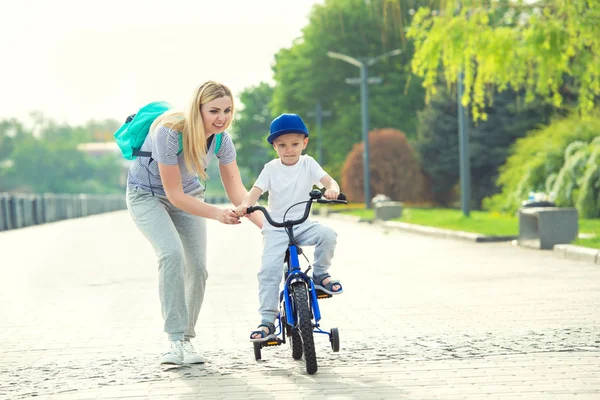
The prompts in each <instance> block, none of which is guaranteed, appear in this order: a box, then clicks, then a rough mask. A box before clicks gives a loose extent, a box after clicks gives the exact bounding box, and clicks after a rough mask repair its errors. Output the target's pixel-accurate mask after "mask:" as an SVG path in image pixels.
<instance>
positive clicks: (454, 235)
mask: <svg viewBox="0 0 600 400" xmlns="http://www.w3.org/2000/svg"><path fill="white" fill-rule="evenodd" d="M327 217H329V218H335V219H343V220H347V221H355V222H368V223H370V224H372V225H378V226H381V227H382V228H387V229H396V230H402V231H406V232H412V233H420V234H423V235H428V236H436V237H441V238H446V239H459V240H466V241H469V242H475V243H492V242H511V241H513V240H517V239H518V236H488V235H480V234H478V233H472V232H464V231H454V230H451V229H441V228H434V227H430V226H425V225H417V224H409V223H406V222H396V221H377V220H375V221H370V220H363V219H361V218H360V217H355V216H353V215H344V214H338V213H329V214H328V215H327ZM553 252H554V254H556V255H557V256H559V257H561V258H565V259H569V260H577V261H587V262H591V263H592V264H598V265H600V250H599V249H593V248H589V247H583V246H576V245H572V244H557V245H554V248H553Z"/></svg>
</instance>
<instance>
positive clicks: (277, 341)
mask: <svg viewBox="0 0 600 400" xmlns="http://www.w3.org/2000/svg"><path fill="white" fill-rule="evenodd" d="M282 343H283V340H281V339H279V338H274V339H269V340H266V341H264V342H262V346H263V347H269V346H279V345H280V344H282Z"/></svg>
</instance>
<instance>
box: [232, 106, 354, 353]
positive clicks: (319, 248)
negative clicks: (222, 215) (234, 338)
mask: <svg viewBox="0 0 600 400" xmlns="http://www.w3.org/2000/svg"><path fill="white" fill-rule="evenodd" d="M267 141H268V142H269V143H270V144H272V145H273V148H274V149H275V151H276V152H277V155H278V156H279V158H277V159H274V160H272V161H270V162H268V163H267V164H265V166H264V168H263V170H262V171H261V173H260V175H259V176H258V179H257V180H256V182H255V183H254V187H253V188H252V189H251V190H250V192H248V194H247V195H246V197H245V198H244V200H243V201H242V204H241V205H240V206H238V207H237V208H236V209H235V212H236V214H237V215H238V216H240V217H243V216H244V215H246V209H247V208H248V207H250V206H252V205H254V204H255V203H256V201H257V200H258V198H259V197H260V196H261V194H262V193H264V192H267V191H268V192H269V204H268V209H269V213H270V214H271V218H272V219H273V220H274V221H278V222H279V221H283V215H284V213H285V212H286V210H287V209H288V208H289V207H290V206H291V205H293V204H296V203H298V202H301V201H306V200H307V199H308V197H309V196H308V194H309V193H310V191H311V190H312V188H313V185H315V184H316V185H319V186H324V187H325V189H326V191H325V193H324V196H325V198H327V199H336V198H337V197H338V194H339V193H340V187H339V186H338V184H337V182H336V181H335V180H334V179H333V178H332V177H331V176H329V175H328V174H327V173H326V172H325V171H324V170H323V168H321V166H320V165H319V164H318V163H317V162H316V161H315V160H314V159H313V158H312V157H310V156H307V155H302V150H304V149H306V145H307V144H308V129H307V128H306V125H305V124H304V121H302V118H300V117H299V116H298V115H296V114H282V115H280V116H279V117H277V118H275V119H274V120H273V122H271V129H270V134H269V137H268V138H267ZM302 215H304V207H303V205H298V206H296V207H293V208H291V209H290V210H289V211H288V212H287V214H286V217H285V219H286V220H293V219H299V218H301V217H302ZM262 234H263V255H262V266H261V269H260V272H259V273H258V287H259V302H260V308H259V313H260V315H261V323H260V325H258V328H257V330H255V331H253V332H252V333H251V334H250V341H252V342H258V341H265V340H268V339H270V338H272V337H273V333H274V332H275V325H274V322H275V319H276V318H277V314H278V305H279V285H280V283H281V278H282V266H283V261H284V256H285V250H286V248H287V244H288V241H289V239H288V236H287V234H286V232H285V230H284V229H281V228H275V227H273V226H272V225H271V224H269V223H268V222H267V221H266V220H264V221H263V227H262ZM294 237H295V239H296V242H297V243H298V245H300V246H302V245H308V246H315V252H314V263H313V268H314V269H313V281H314V283H315V287H316V288H319V289H320V290H322V291H323V292H325V293H328V294H331V295H334V294H340V293H342V285H341V284H340V282H339V281H334V280H332V279H331V277H330V276H329V274H328V273H327V270H328V269H329V267H330V266H331V259H332V258H333V253H334V250H335V245H336V238H337V234H336V233H335V231H333V229H331V228H329V227H327V226H324V225H321V224H319V223H318V222H314V221H311V220H310V219H307V220H306V221H305V222H303V223H302V224H301V225H297V226H295V227H294Z"/></svg>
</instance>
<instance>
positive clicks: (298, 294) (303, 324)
mask: <svg viewBox="0 0 600 400" xmlns="http://www.w3.org/2000/svg"><path fill="white" fill-rule="evenodd" d="M292 293H293V295H294V306H295V310H296V320H297V321H298V328H299V329H300V337H301V338H302V344H303V347H304V361H305V362H306V372H308V373H309V374H311V375H312V374H314V373H315V372H317V369H318V366H317V354H316V352H315V341H314V338H313V324H312V314H311V311H310V305H309V304H310V303H309V300H308V289H307V288H306V285H305V284H303V283H300V284H295V285H294V286H293V288H292Z"/></svg>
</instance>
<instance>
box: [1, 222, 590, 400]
mask: <svg viewBox="0 0 600 400" xmlns="http://www.w3.org/2000/svg"><path fill="white" fill-rule="evenodd" d="M321 221H322V222H323V223H327V224H329V225H330V226H332V227H333V228H334V229H336V230H337V232H338V234H339V238H338V249H337V253H336V256H335V259H334V267H333V268H332V271H331V272H332V275H333V276H334V277H335V278H340V279H341V280H342V282H343V284H344V288H345V293H344V294H343V295H340V296H337V297H335V298H333V299H328V300H324V301H322V302H321V303H320V304H321V309H322V314H323V319H322V321H321V322H322V327H323V328H324V329H326V330H329V328H331V327H338V328H339V330H340V337H341V347H342V348H341V351H340V352H339V353H333V352H332V351H331V348H330V347H329V343H328V340H327V337H326V336H325V335H319V336H317V337H316V338H315V340H316V346H317V355H318V359H319V371H318V372H317V374H316V375H307V374H306V372H305V370H304V365H303V362H302V361H294V360H293V359H292V357H291V351H290V349H289V346H286V345H283V346H279V347H270V348H267V349H263V352H262V353H263V361H261V362H256V361H255V360H254V354H253V349H252V344H251V343H250V342H249V341H248V339H247V338H248V334H249V331H250V330H251V328H254V327H255V326H256V325H257V323H258V320H259V317H258V314H257V311H256V310H257V308H258V301H257V282H256V272H257V269H258V261H259V259H260V250H261V249H260V246H261V235H260V234H259V232H258V230H257V229H256V228H255V227H254V226H253V225H251V224H250V223H249V222H247V221H245V223H243V224H242V225H240V226H224V225H221V224H219V223H217V222H212V221H211V222H209V232H210V239H209V242H210V246H209V247H210V253H209V255H208V258H209V273H210V278H209V283H208V288H207V295H206V298H205V306H204V308H203V310H202V312H201V314H200V320H199V322H198V329H197V331H198V335H199V336H198V338H197V340H196V345H197V346H198V347H200V349H201V351H202V353H203V354H204V355H205V356H206V357H208V358H209V360H210V362H209V363H207V364H205V365H194V366H183V367H179V368H171V369H167V368H164V367H162V366H160V365H159V364H158V361H157V360H158V356H159V355H160V353H161V352H162V351H163V350H164V348H165V344H166V337H165V335H164V333H162V320H161V317H160V308H159V303H158V295H157V273H156V262H155V259H154V254H153V251H152V249H151V248H150V245H149V244H148V243H147V242H146V241H145V239H144V238H143V237H142V235H141V234H140V233H139V232H138V231H137V230H136V228H135V226H134V225H133V223H132V222H131V220H130V219H129V216H128V214H127V212H114V213H109V214H102V215H96V216H91V217H86V218H81V219H75V220H67V221H61V222H56V223H52V224H47V225H41V226H34V227H30V228H23V229H19V230H14V231H7V232H1V233H0V277H1V279H0V327H1V329H0V399H11V400H12V399H23V398H30V397H36V398H42V399H69V400H75V399H237V398H240V399H242V398H243V399H255V398H256V399H259V398H260V399H274V398H287V399H296V398H298V399H309V398H310V399H459V398H469V399H483V398H485V399H492V398H509V399H513V398H523V399H538V398H539V399H570V398H576V399H599V398H600V316H599V311H598V310H600V268H598V266H597V265H595V264H591V263H588V262H582V261H572V260H565V259H560V258H558V257H556V256H555V255H553V254H552V253H551V252H543V251H536V250H529V249H523V248H519V247H514V246H511V245H510V244H507V243H490V244H485V243H471V242H466V241H457V240H448V239H442V238H432V237H427V236H423V235H420V234H410V233H404V232H385V231H384V230H383V229H381V228H380V227H375V226H370V225H368V224H359V223H356V222H352V221H345V220H339V219H327V218H322V219H321ZM306 253H307V255H308V256H309V257H310V255H311V254H312V253H311V251H310V250H309V249H307V251H306Z"/></svg>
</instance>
